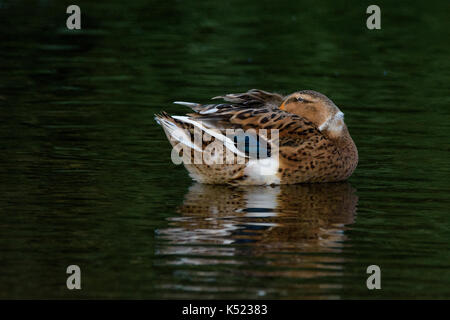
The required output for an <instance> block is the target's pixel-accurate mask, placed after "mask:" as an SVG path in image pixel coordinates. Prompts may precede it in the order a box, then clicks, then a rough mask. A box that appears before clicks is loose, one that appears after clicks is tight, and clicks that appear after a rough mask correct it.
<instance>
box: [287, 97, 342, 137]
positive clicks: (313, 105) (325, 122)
mask: <svg viewBox="0 0 450 320" xmlns="http://www.w3.org/2000/svg"><path fill="white" fill-rule="evenodd" d="M280 109H281V110H284V111H287V112H290V113H293V114H296V115H299V116H301V117H302V118H305V119H307V120H308V121H311V122H312V123H314V124H315V125H316V126H317V128H319V130H320V131H322V132H325V133H326V134H327V135H329V136H330V137H332V138H338V137H340V136H341V134H342V133H343V129H344V128H345V123H344V113H343V112H342V111H341V110H339V108H338V107H337V106H336V105H335V104H334V102H333V101H331V100H330V99H329V98H328V97H326V96H325V95H323V94H321V93H319V92H316V91H312V90H303V91H298V92H294V93H293V94H290V95H288V96H287V97H286V98H285V99H284V101H283V103H282V104H281V105H280Z"/></svg>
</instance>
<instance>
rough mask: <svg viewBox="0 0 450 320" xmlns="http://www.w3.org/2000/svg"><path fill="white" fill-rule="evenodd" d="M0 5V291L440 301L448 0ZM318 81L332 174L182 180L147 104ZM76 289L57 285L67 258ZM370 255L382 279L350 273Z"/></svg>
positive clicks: (448, 232)
mask: <svg viewBox="0 0 450 320" xmlns="http://www.w3.org/2000/svg"><path fill="white" fill-rule="evenodd" d="M77 4H78V5H79V6H80V7H81V10H82V30H80V31H68V30H67V29H66V28H65V19H66V16H67V15H66V14H65V9H66V8H65V6H64V4H62V3H61V2H60V1H34V2H29V1H2V2H1V4H0V21H1V22H0V106H1V108H0V148H1V154H2V156H1V157H0V188H1V189H0V191H1V192H0V261H1V272H0V297H1V298H74V297H76V298H290V299H303V298H318V299H330V298H336V299H348V298H364V299H370V298H386V299H391V298H449V297H450V289H449V288H450V250H449V249H450V220H449V218H448V213H449V207H450V206H449V197H448V194H449V191H450V190H449V184H448V181H449V178H450V177H449V171H450V170H449V169H450V166H449V161H448V159H449V157H448V155H449V134H450V127H449V122H448V119H449V113H450V112H449V105H450V97H449V90H448V83H450V62H449V59H448V57H449V55H450V46H449V42H448V41H447V39H449V36H450V34H449V33H450V23H449V19H448V12H449V9H450V7H449V3H448V1H441V2H437V1H436V2H433V1H427V3H425V4H421V3H411V2H410V1H400V2H396V3H388V2H385V1H379V3H378V5H380V7H381V8H382V29H381V30H378V31H370V30H367V28H366V27H365V19H366V14H365V10H366V8H367V6H368V5H369V4H371V3H364V1H363V2H362V3H358V4H355V3H352V2H349V1H337V2H330V3H328V4H327V3H325V2H323V3H317V2H316V1H305V2H302V3H298V2H297V1H292V2H289V1H282V2H281V3H279V2H277V3H276V4H275V3H271V2H266V1H263V2H261V1H246V2H245V3H243V2H238V1H220V2H211V1H208V2H205V3H203V4H200V3H199V2H196V3H188V2H183V1H164V2H156V1H150V2H147V1H133V2H130V3H127V5H124V4H123V2H121V1H108V4H106V3H99V2H89V1H81V0H80V1H78V2H77ZM251 88H260V89H264V90H268V91H277V92H280V93H283V94H287V93H290V92H293V91H296V90H300V89H313V90H317V91H320V92H323V93H324V94H326V95H327V96H329V97H330V98H331V99H333V101H334V102H335V103H336V104H337V105H338V106H339V107H340V108H341V109H342V110H343V111H344V112H345V115H346V123H347V125H348V127H349V130H350V133H351V135H352V137H353V139H354V140H355V142H356V144H357V146H358V150H359V155H360V163H359V165H358V168H357V170H356V171H355V173H354V175H353V176H352V177H351V178H350V180H349V181H348V182H345V183H339V184H323V185H299V186H281V187H253V188H232V187H226V186H204V185H199V184H196V183H193V182H192V181H191V180H190V178H189V177H188V175H187V173H186V171H185V170H184V168H183V167H181V166H176V165H174V164H172V163H171V161H170V145H169V143H168V142H167V141H166V138H165V136H164V134H163V132H162V130H161V128H160V127H159V126H157V125H156V123H155V121H154V120H153V114H154V113H156V112H159V111H161V110H166V111H168V112H169V113H175V114H177V113H178V114H181V113H183V112H185V111H186V110H185V109H184V108H183V107H181V106H178V105H172V104H171V102H172V101H174V100H186V101H198V102H207V101H208V100H209V98H210V97H213V96H216V95H220V94H224V93H228V92H242V91H246V90H247V89H251ZM71 264H77V265H79V266H80V267H81V270H82V290H80V291H76V292H75V291H69V290H67V288H66V277H67V275H66V273H65V270H66V267H67V266H68V265H71ZM372 264H376V265H379V266H380V268H381V270H382V289H381V290H372V291H369V290H368V289H367V287H366V279H367V276H368V275H367V274H366V268H367V266H369V265H372Z"/></svg>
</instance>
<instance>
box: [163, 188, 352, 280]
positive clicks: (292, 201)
mask: <svg viewBox="0 0 450 320" xmlns="http://www.w3.org/2000/svg"><path fill="white" fill-rule="evenodd" d="M357 202H358V197H357V196H356V194H355V189H354V188H352V187H351V185H350V184H349V183H332V184H310V185H283V186H276V187H270V186H264V187H263V186H255V187H245V188H244V187H228V186H212V185H202V184H194V185H193V186H192V187H191V188H190V189H189V192H188V194H187V195H186V197H185V200H184V202H183V204H182V205H181V206H180V207H179V208H178V212H179V214H180V215H179V216H177V217H173V218H170V219H169V227H168V228H165V229H160V230H158V233H157V234H158V238H159V240H163V241H161V242H159V243H160V246H159V249H158V253H159V254H163V255H170V256H172V257H173V258H174V259H169V260H170V262H169V261H166V263H170V264H187V265H197V266H198V265H210V266H211V265H219V264H220V265H222V264H239V265H248V266H249V268H239V273H241V275H242V272H244V273H245V272H246V273H248V275H249V276H255V275H256V276H258V275H260V276H264V275H271V276H288V277H296V278H298V277H301V278H311V277H317V276H326V275H330V274H333V275H336V273H338V274H339V272H340V271H339V270H340V269H341V266H342V263H343V259H344V258H343V257H342V256H341V255H340V254H339V253H340V251H341V250H342V248H343V246H344V245H345V240H346V236H345V233H344V230H345V226H346V225H349V224H352V223H353V222H354V218H355V214H356V205H357ZM253 267H255V268H253Z"/></svg>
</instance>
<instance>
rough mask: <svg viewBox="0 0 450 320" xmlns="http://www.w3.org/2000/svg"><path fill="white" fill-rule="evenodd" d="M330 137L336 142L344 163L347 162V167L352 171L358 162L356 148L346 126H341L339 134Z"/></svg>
mask: <svg viewBox="0 0 450 320" xmlns="http://www.w3.org/2000/svg"><path fill="white" fill-rule="evenodd" d="M331 138H332V139H333V140H334V142H335V143H336V146H337V147H338V150H339V153H340V154H341V155H342V156H343V157H344V159H345V163H347V164H348V166H349V169H350V170H351V171H353V170H354V169H355V168H356V165H357V164H358V149H357V148H356V145H355V142H353V139H352V137H351V136H350V133H349V132H348V129H347V126H346V125H344V126H343V128H342V131H341V133H340V135H338V136H336V137H331Z"/></svg>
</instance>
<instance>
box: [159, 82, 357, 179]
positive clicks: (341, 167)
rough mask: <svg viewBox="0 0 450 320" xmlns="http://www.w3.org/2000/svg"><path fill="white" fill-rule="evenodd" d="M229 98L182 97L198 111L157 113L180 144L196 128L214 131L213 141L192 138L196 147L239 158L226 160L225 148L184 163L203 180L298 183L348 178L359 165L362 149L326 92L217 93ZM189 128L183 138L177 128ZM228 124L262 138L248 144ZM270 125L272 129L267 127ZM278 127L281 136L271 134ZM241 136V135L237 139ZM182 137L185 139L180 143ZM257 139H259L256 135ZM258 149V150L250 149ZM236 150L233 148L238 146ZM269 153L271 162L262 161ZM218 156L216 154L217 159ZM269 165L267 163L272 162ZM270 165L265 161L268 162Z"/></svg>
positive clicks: (267, 157) (184, 141) (191, 172)
mask: <svg viewBox="0 0 450 320" xmlns="http://www.w3.org/2000/svg"><path fill="white" fill-rule="evenodd" d="M217 98H221V99H223V100H225V101H226V103H220V104H206V105H201V104H196V103H183V102H181V103H180V102H179V104H184V105H188V106H189V107H191V108H192V110H193V111H194V113H190V114H188V115H187V116H183V117H175V116H174V117H171V116H169V115H168V114H166V113H163V114H161V115H158V116H157V117H156V119H157V121H158V122H159V123H160V124H161V125H162V126H163V128H164V130H165V132H166V134H167V137H168V139H169V141H170V142H171V143H172V145H173V146H174V147H175V148H179V149H180V148H182V147H183V146H186V145H187V144H189V143H187V142H186V141H188V140H190V141H194V140H195V139H193V138H194V130H195V129H197V130H201V131H202V132H203V133H207V134H208V135H209V136H211V139H209V140H208V141H201V142H200V143H195V142H193V145H192V147H193V148H194V149H197V151H195V150H194V149H192V151H190V152H192V153H191V156H194V154H195V152H198V153H199V154H203V155H204V156H205V157H206V158H208V157H209V158H213V157H211V152H204V151H205V150H208V151H210V150H211V148H213V149H214V148H215V147H216V148H217V150H219V149H220V145H222V147H223V146H225V147H224V148H223V149H225V151H231V152H234V153H235V155H236V157H237V159H239V161H240V162H239V161H235V162H234V163H226V157H225V153H226V152H225V151H224V152H223V153H219V152H213V153H212V155H213V156H216V157H217V154H220V155H219V157H220V158H221V163H210V164H208V163H206V164H205V163H201V164H189V163H185V166H186V168H187V169H188V171H189V172H190V174H191V176H192V177H193V178H194V179H195V180H197V181H199V182H203V183H212V184H224V183H228V184H243V185H245V184H293V183H302V182H334V181H342V180H345V179H347V178H348V177H349V176H350V175H351V174H352V173H353V171H354V169H355V168H356V165H357V162H358V153H357V149H356V146H355V144H354V142H353V140H352V138H351V137H350V134H349V132H348V129H347V127H346V125H345V123H344V121H343V113H342V112H341V111H340V110H339V109H338V107H337V106H336V105H335V104H334V103H333V102H332V101H331V100H330V99H328V98H327V97H326V96H324V95H323V94H321V93H318V92H315V91H310V90H304V91H299V92H295V93H293V94H291V95H288V96H286V97H283V96H281V95H279V94H275V93H269V92H265V91H261V90H256V89H253V90H250V91H248V92H246V93H241V94H227V95H224V96H219V97H215V99H217ZM174 126H176V127H177V128H181V129H183V130H185V131H187V132H188V134H187V135H186V137H185V138H184V139H180V138H179V137H177V134H178V133H179V132H175V133H174V130H175V131H176V128H175V127H174ZM227 129H234V130H236V129H241V130H243V131H247V130H249V129H250V130H253V131H249V132H254V133H255V135H256V136H257V138H258V139H257V140H258V142H254V143H253V144H252V141H253V140H251V141H250V142H249V143H248V144H249V146H248V145H246V146H245V150H244V148H243V147H242V145H239V144H238V143H237V142H236V141H237V140H239V139H240V138H242V137H243V136H242V137H241V136H239V135H237V136H236V135H235V137H234V145H233V141H231V140H230V139H227V138H226V137H227ZM262 129H266V130H267V133H266V132H265V131H264V130H262ZM271 129H277V130H278V131H277V132H278V135H279V139H278V140H275V139H276V136H274V135H272V133H271V132H270V130H271ZM236 138H238V139H236ZM180 141H181V142H182V143H180ZM254 141H256V140H254ZM260 142H264V143H267V148H266V149H267V150H266V149H264V151H267V152H266V156H261V154H262V152H260V151H261V150H262V147H261V144H260ZM252 148H253V149H255V148H256V149H258V153H257V154H256V155H255V154H254V153H253V154H252V153H251V151H252V150H253V149H252ZM233 150H234V151H233ZM261 159H264V161H266V162H264V163H263V162H262V160H261ZM216 160H217V159H216ZM269 162H270V164H269V165H266V163H269ZM263 166H266V167H263Z"/></svg>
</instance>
